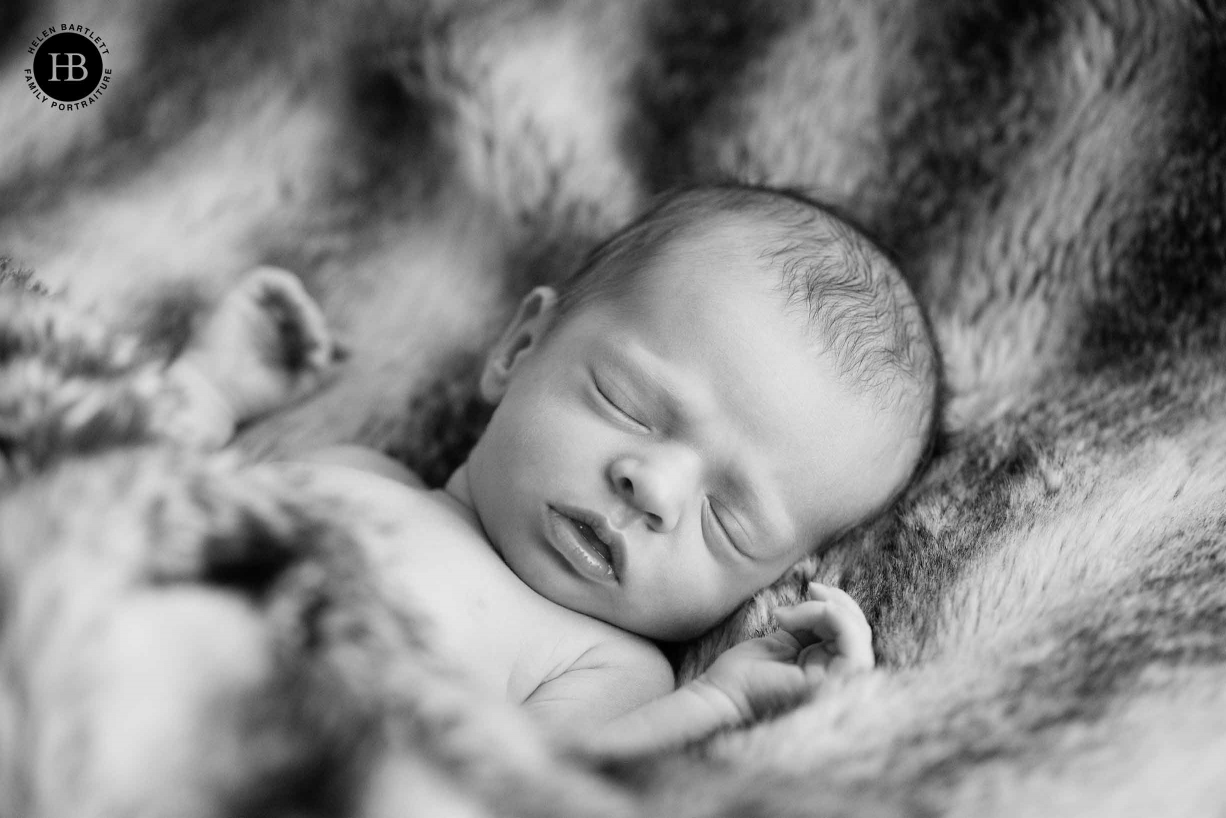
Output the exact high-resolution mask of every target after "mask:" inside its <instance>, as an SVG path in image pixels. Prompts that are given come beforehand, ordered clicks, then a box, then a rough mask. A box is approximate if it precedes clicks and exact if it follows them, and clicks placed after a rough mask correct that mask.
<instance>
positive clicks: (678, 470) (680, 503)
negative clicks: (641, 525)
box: [609, 452, 697, 532]
mask: <svg viewBox="0 0 1226 818" xmlns="http://www.w3.org/2000/svg"><path fill="white" fill-rule="evenodd" d="M691 460H692V458H689V457H686V456H685V455H684V453H680V452H678V453H673V454H671V455H664V454H661V455H657V456H653V457H650V458H647V457H621V458H617V459H616V460H614V461H613V462H612V463H611V464H610V466H609V480H610V482H611V483H612V485H613V490H614V491H615V492H616V493H617V495H618V496H619V497H621V498H622V499H623V500H624V501H625V502H626V503H627V504H628V505H629V506H630V507H631V508H633V509H635V510H637V511H640V512H642V514H643V515H644V517H646V519H647V524H648V526H649V527H650V528H651V529H652V530H653V531H658V532H667V531H672V530H673V529H674V528H676V527H677V524H678V523H679V522H680V521H681V516H682V512H683V511H684V509H685V504H686V502H687V500H688V499H689V498H690V497H691V496H692V495H693V493H694V489H695V485H696V479H695V478H696V476H697V468H696V464H694V463H691V462H690V461H691Z"/></svg>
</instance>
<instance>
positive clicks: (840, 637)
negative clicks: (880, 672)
mask: <svg viewBox="0 0 1226 818" xmlns="http://www.w3.org/2000/svg"><path fill="white" fill-rule="evenodd" d="M775 619H776V620H777V621H778V622H779V627H781V628H783V629H784V630H786V631H788V632H789V633H791V634H792V635H793V636H794V637H795V638H796V640H797V641H798V642H799V643H800V644H801V645H802V646H806V645H810V644H812V643H813V642H815V641H820V642H822V643H824V645H825V646H826V649H827V652H828V653H830V654H834V655H837V657H842V658H844V659H845V660H846V662H845V663H846V664H849V665H851V666H854V667H872V666H873V663H874V660H873V634H872V630H871V629H870V628H869V627H868V624H867V623H866V622H865V621H864V619H863V617H862V616H858V615H857V613H856V612H855V611H849V610H848V609H847V608H845V607H843V606H842V605H836V604H834V603H832V602H819V601H816V600H811V601H809V602H802V603H801V604H799V605H795V606H792V607H790V608H779V609H778V610H776V611H775Z"/></svg>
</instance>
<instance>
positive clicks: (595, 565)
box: [547, 508, 617, 585]
mask: <svg viewBox="0 0 1226 818" xmlns="http://www.w3.org/2000/svg"><path fill="white" fill-rule="evenodd" d="M547 527H548V531H549V543H550V545H552V546H553V547H554V548H555V549H556V550H557V551H558V553H560V554H561V555H562V556H563V557H565V558H566V561H567V562H568V563H570V565H571V567H572V568H574V569H575V571H576V572H578V574H579V575H580V576H582V577H586V578H587V579H590V580H592V581H594V582H603V583H606V584H609V585H612V584H615V583H616V582H617V575H616V574H614V573H613V567H612V566H611V565H609V562H608V560H606V559H605V558H604V557H603V556H602V555H600V554H598V553H596V551H595V550H594V549H593V548H592V546H591V544H590V543H588V541H587V539H586V538H585V537H584V536H583V535H582V534H581V533H579V529H578V528H577V527H576V526H575V523H574V521H573V520H571V519H570V518H569V517H567V516H566V515H564V514H560V513H558V512H557V511H554V510H553V509H552V508H551V509H549V518H548V523H547Z"/></svg>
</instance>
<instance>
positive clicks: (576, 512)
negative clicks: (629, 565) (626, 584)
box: [554, 506, 626, 578]
mask: <svg viewBox="0 0 1226 818" xmlns="http://www.w3.org/2000/svg"><path fill="white" fill-rule="evenodd" d="M554 510H555V511H557V512H558V513H559V514H561V515H563V516H564V517H569V518H570V519H571V520H574V521H575V522H580V523H583V524H584V525H586V526H587V527H588V528H590V529H592V532H593V533H595V535H596V537H597V538H598V539H599V540H600V541H601V542H602V543H604V545H605V547H606V548H608V549H609V567H610V568H612V569H613V575H614V576H616V577H619V578H620V576H621V568H622V566H623V565H624V564H625V558H626V538H625V536H623V535H622V533H621V532H620V531H618V530H617V529H616V528H614V527H613V526H612V525H610V523H609V521H608V519H607V518H606V517H604V516H603V515H601V514H597V513H596V512H594V511H588V510H587V509H584V508H576V507H574V506H555V507H554Z"/></svg>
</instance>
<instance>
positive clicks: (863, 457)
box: [448, 186, 938, 639]
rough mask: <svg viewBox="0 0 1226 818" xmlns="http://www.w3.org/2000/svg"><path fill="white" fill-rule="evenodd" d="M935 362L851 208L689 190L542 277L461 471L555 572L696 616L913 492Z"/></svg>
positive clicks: (590, 598)
mask: <svg viewBox="0 0 1226 818" xmlns="http://www.w3.org/2000/svg"><path fill="white" fill-rule="evenodd" d="M937 372H938V361H937V355H936V351H935V348H934V346H933V342H932V336H931V332H930V330H929V328H928V326H927V324H926V322H925V320H924V318H923V315H922V312H921V310H920V309H919V307H918V305H917V303H916V301H915V299H914V297H913V296H912V294H911V292H910V290H909V289H908V288H907V286H906V284H905V283H904V281H903V279H902V277H901V276H900V274H899V273H898V271H897V269H896V268H895V267H894V265H893V264H892V263H891V262H890V261H889V259H888V258H887V257H886V255H885V254H884V253H882V252H881V251H880V250H879V249H878V248H876V247H875V246H874V245H873V243H872V242H871V241H870V240H869V239H867V238H866V237H865V236H863V235H862V234H861V233H859V232H858V231H856V230H855V229H854V228H852V227H851V226H850V225H849V224H847V223H846V222H845V221H843V220H841V219H839V218H836V217H835V216H834V215H833V214H832V213H831V212H829V211H828V210H826V209H824V208H822V207H819V206H817V205H815V204H813V203H811V202H809V201H808V200H806V199H804V198H802V197H799V196H795V195H792V194H789V193H781V192H777V191H771V190H764V189H757V188H745V187H733V186H721V187H704V188H695V189H690V190H685V191H681V192H679V193H675V194H672V195H670V196H668V197H667V198H665V199H664V200H662V201H661V202H660V203H659V204H657V205H656V206H655V207H654V208H652V209H651V210H650V211H649V212H647V213H646V214H645V215H643V216H642V217H640V218H639V219H638V220H637V221H635V222H634V223H632V224H631V225H629V226H628V227H626V228H625V229H623V230H622V231H620V232H619V233H617V234H616V235H615V236H613V237H612V238H611V239H609V240H608V241H607V242H605V243H604V244H603V245H601V246H600V247H598V248H597V249H596V250H595V251H594V252H593V254H592V255H591V257H590V258H589V259H588V261H587V263H586V264H585V265H584V266H583V268H582V269H581V270H580V271H579V272H578V273H577V274H576V275H575V276H574V277H573V278H572V279H571V280H570V281H569V282H567V283H566V284H565V285H564V287H563V289H562V292H561V293H560V294H559V293H555V292H554V291H553V290H551V289H549V288H546V287H540V288H537V289H535V290H533V291H532V293H530V294H529V295H528V296H527V298H525V299H524V301H523V302H522V304H521V305H520V308H519V311H518V313H517V314H516V316H515V317H514V318H513V319H512V321H511V323H510V325H509V326H508V328H507V329H506V331H505V333H504V334H503V336H502V338H501V339H500V340H499V342H498V344H497V345H496V346H495V348H494V350H493V351H492V353H491V355H490V358H489V360H488V362H487V364H486V368H485V371H484V373H483V376H482V381H481V390H482V393H483V395H484V396H485V398H486V399H488V400H490V401H491V402H494V403H497V404H498V405H497V408H496V409H495V410H494V414H493V417H492V418H491V420H490V424H489V427H488V428H487V430H486V431H485V433H484V435H483V436H482V437H481V439H480V440H479V441H478V443H477V445H476V447H475V448H474V449H473V452H472V454H471V456H470V458H469V460H468V463H467V464H466V465H465V466H464V467H463V468H462V469H461V470H460V471H459V472H457V474H456V475H455V477H454V478H453V479H452V481H451V482H450V483H449V484H448V488H449V490H450V491H452V492H453V493H454V494H456V496H458V497H460V498H461V499H462V500H463V501H464V502H466V503H467V504H468V505H470V506H471V507H472V508H473V509H474V511H475V512H476V514H477V516H478V518H479V519H480V521H481V524H482V526H483V528H484V530H485V533H486V536H487V537H488V538H489V539H490V541H491V543H492V544H493V545H494V547H495V548H496V549H497V550H498V551H499V553H500V554H501V555H502V557H503V559H504V560H505V561H506V563H507V565H509V566H510V567H511V569H512V570H514V571H515V573H516V574H517V575H518V576H519V577H520V578H521V579H522V580H523V581H524V582H525V583H527V584H528V585H529V586H531V587H532V588H533V589H534V590H536V591H537V592H538V593H539V594H541V595H543V596H545V597H547V598H549V599H551V600H552V601H554V602H556V603H558V604H560V605H563V606H565V607H567V608H571V609H573V610H576V611H580V612H582V613H585V614H588V615H590V616H593V617H596V618H598V619H602V620H605V621H607V622H610V623H612V624H614V625H617V626H618V627H621V628H623V629H625V630H629V631H632V632H635V633H639V634H642V635H644V636H648V637H652V638H656V639H684V638H688V637H692V636H695V635H698V634H699V633H702V632H703V631H705V630H707V629H708V628H710V627H712V626H713V625H715V624H717V623H718V622H719V621H720V620H721V619H723V618H724V617H725V616H727V614H729V613H730V612H731V611H732V610H733V609H734V608H735V607H736V606H737V605H739V604H740V603H741V602H742V601H744V600H745V599H747V598H748V597H749V596H750V595H752V594H753V593H754V592H756V591H758V590H760V589H761V588H763V587H765V586H767V585H769V584H770V583H771V582H773V581H774V580H775V579H777V578H778V577H779V576H780V575H782V574H783V572H784V571H786V570H787V568H788V567H789V566H791V565H792V564H793V563H795V562H796V561H797V560H798V559H799V558H801V557H802V556H804V555H805V554H808V553H810V552H812V551H814V550H816V549H819V548H821V547H822V546H823V545H825V544H827V543H829V542H830V541H831V540H832V539H834V538H836V537H837V536H839V535H840V534H841V533H843V532H845V531H847V530H848V529H849V528H852V527H853V526H855V525H857V524H858V523H861V522H863V521H865V520H867V519H868V518H870V517H871V516H873V515H874V514H876V513H878V512H880V511H881V510H883V509H884V508H886V507H887V506H888V505H889V504H890V503H891V502H892V500H893V499H894V498H895V497H897V496H898V494H899V493H900V492H901V491H902V490H903V489H904V488H905V487H906V485H907V483H908V481H909V480H910V479H911V477H912V476H913V475H914V474H915V472H916V470H917V468H918V465H919V463H920V461H921V460H922V459H923V458H924V456H925V454H926V452H927V450H928V448H929V445H930V441H931V439H932V436H933V428H934V426H935V424H936V420H935V418H936V413H937V407H936V400H937V391H938V389H937V382H938V375H937Z"/></svg>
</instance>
